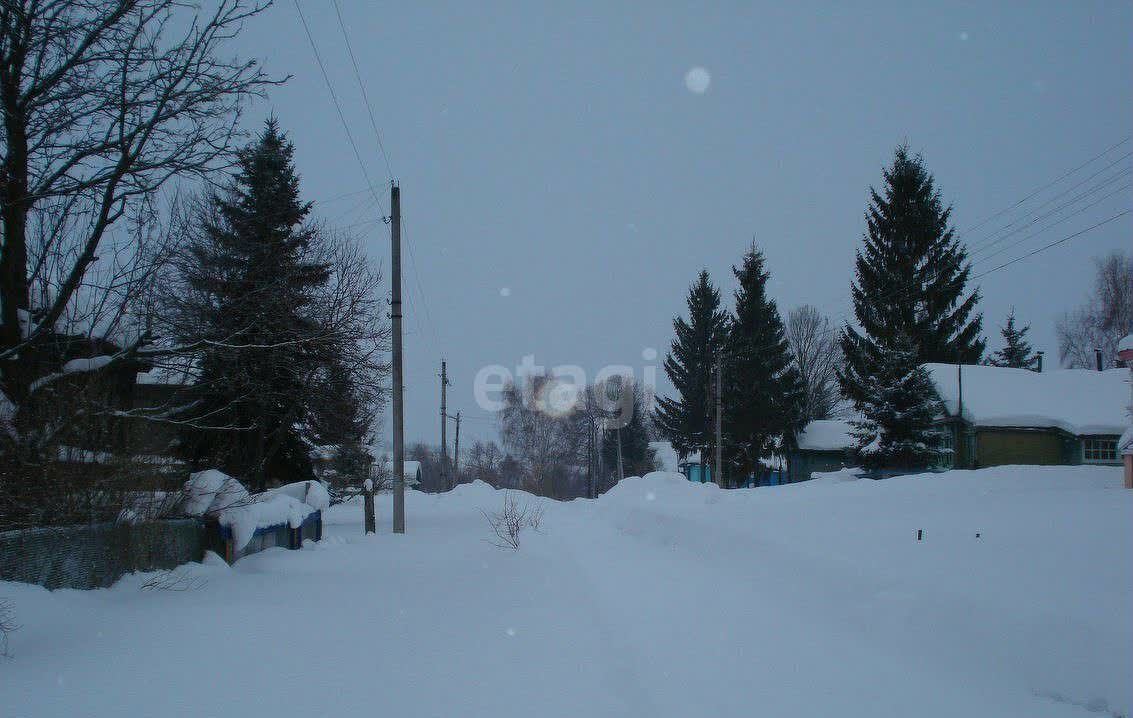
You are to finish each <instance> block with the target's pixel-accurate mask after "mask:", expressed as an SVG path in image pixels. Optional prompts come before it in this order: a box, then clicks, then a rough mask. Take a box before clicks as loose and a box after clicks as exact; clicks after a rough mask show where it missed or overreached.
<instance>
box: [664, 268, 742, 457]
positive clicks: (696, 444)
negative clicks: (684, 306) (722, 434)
mask: <svg viewBox="0 0 1133 718" xmlns="http://www.w3.org/2000/svg"><path fill="white" fill-rule="evenodd" d="M687 302H688V321H685V320H684V319H683V318H681V317H677V318H675V319H674V320H673V330H674V331H675V332H676V338H675V339H674V340H673V345H672V349H671V350H670V351H669V354H668V356H666V357H665V365H664V366H665V373H666V374H667V375H668V377H669V381H670V382H672V384H673V387H674V388H675V389H676V390H677V394H678V396H677V397H676V398H668V397H660V398H658V399H657V408H656V409H655V410H654V415H653V421H654V425H655V426H656V428H657V432H658V433H659V434H660V435H661V436H663V437H664V438H666V439H668V440H669V441H670V442H671V443H672V444H673V448H674V449H676V451H677V453H678V454H680V455H681V456H687V455H688V454H689V453H691V452H694V451H700V452H704V453H705V454H707V453H711V450H712V449H713V447H714V446H715V436H714V433H713V429H714V426H715V425H714V424H713V418H712V417H713V414H712V411H713V409H712V406H711V405H710V403H709V395H708V382H709V380H710V377H711V369H712V363H713V362H714V361H715V357H716V354H717V353H718V352H719V351H720V349H722V347H723V345H724V341H725V339H726V337H727V326H728V313H727V311H726V310H724V309H722V308H721V307H720V291H719V290H718V289H716V287H714V286H712V282H711V280H710V279H709V277H708V270H706V269H702V270H700V274H699V276H698V277H697V279H696V283H694V284H693V285H692V287H690V288H689V291H688V300H687Z"/></svg>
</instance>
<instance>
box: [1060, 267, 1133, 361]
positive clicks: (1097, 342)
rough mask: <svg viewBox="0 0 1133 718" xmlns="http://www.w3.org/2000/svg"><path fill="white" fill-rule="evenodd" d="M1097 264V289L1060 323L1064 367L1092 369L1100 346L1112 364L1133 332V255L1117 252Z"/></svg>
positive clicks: (1095, 284)
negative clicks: (1118, 351)
mask: <svg viewBox="0 0 1133 718" xmlns="http://www.w3.org/2000/svg"><path fill="white" fill-rule="evenodd" d="M1096 265H1097V274H1096V275H1095V278H1094V289H1093V291H1092V292H1091V293H1090V296H1089V298H1088V299H1087V300H1086V303H1085V304H1084V305H1082V306H1081V307H1079V308H1078V309H1076V310H1074V311H1073V312H1071V313H1068V314H1067V315H1066V316H1064V317H1063V318H1062V319H1061V320H1059V322H1058V327H1057V329H1058V351H1059V356H1060V357H1061V359H1062V364H1063V365H1064V366H1068V367H1076V368H1089V369H1092V368H1094V366H1095V364H1096V356H1095V352H1096V351H1097V350H1098V349H1100V350H1101V352H1102V361H1103V363H1104V365H1105V366H1111V365H1112V363H1113V362H1114V361H1116V359H1115V356H1116V354H1117V343H1118V342H1120V341H1121V339H1122V337H1124V336H1126V335H1127V334H1133V255H1129V254H1123V253H1121V252H1114V253H1112V254H1110V255H1108V256H1106V257H1103V258H1102V259H1099V260H1096Z"/></svg>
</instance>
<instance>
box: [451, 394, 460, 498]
mask: <svg viewBox="0 0 1133 718" xmlns="http://www.w3.org/2000/svg"><path fill="white" fill-rule="evenodd" d="M453 418H454V419H456V443H455V444H453V447H452V486H453V488H456V482H458V481H460V412H459V411H458V412H456V416H455V417H453Z"/></svg>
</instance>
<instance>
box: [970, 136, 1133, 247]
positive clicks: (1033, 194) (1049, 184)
mask: <svg viewBox="0 0 1133 718" xmlns="http://www.w3.org/2000/svg"><path fill="white" fill-rule="evenodd" d="M1130 139H1133V137H1126V138H1125V139H1123V140H1121V141H1119V142H1115V143H1114V144H1112V145H1110V146H1109V147H1107V148H1106V149H1104V150H1102V151H1101V152H1099V153H1098V154H1096V155H1094V156H1093V157H1091V158H1090V159H1088V160H1086V161H1085V162H1083V163H1082V164H1080V165H1078V166H1077V167H1075V168H1074V169H1071V170H1067V171H1066V172H1064V173H1062V174H1061V175H1059V176H1058V177H1056V178H1055V179H1053V180H1051V181H1050V182H1047V183H1046V184H1044V185H1043V186H1041V187H1038V188H1037V189H1035V190H1033V191H1032V192H1031V193H1030V194H1028V195H1027V196H1026V197H1024V198H1023V199H1021V200H1019V201H1018V202H1016V203H1015V204H1013V205H1011V206H1009V207H1006V208H1004V209H1001V210H999V211H998V212H996V213H994V214H992V215H989V216H987V217H985V218H983V219H982V220H980V221H979V222H976V223H975V224H974V225H972V226H971V227H969V228H968V229H967V230H966V231H965V232H963V235H967V234H971V233H972V232H973V231H974V230H976V229H978V228H980V227H982V226H983V225H985V224H987V223H988V222H990V221H991V220H993V219H996V218H997V217H1002V216H1003V215H1005V214H1007V213H1008V212H1010V211H1011V210H1013V209H1015V208H1016V207H1018V206H1019V205H1021V204H1023V203H1025V202H1027V201H1029V200H1031V199H1033V198H1034V197H1036V196H1038V195H1039V194H1040V193H1042V192H1043V191H1044V190H1047V189H1049V188H1051V187H1053V186H1054V185H1056V184H1058V183H1059V182H1061V181H1062V180H1064V179H1066V178H1067V177H1069V176H1071V175H1073V174H1075V173H1076V172H1078V171H1079V170H1081V169H1083V168H1084V167H1088V166H1089V165H1091V164H1093V163H1094V162H1095V161H1097V160H1098V159H1100V158H1102V157H1104V156H1106V155H1107V154H1109V153H1110V152H1112V151H1113V150H1115V149H1117V148H1118V147H1120V146H1122V145H1123V144H1125V143H1126V142H1128V141H1129V140H1130Z"/></svg>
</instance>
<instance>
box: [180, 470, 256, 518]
mask: <svg viewBox="0 0 1133 718" xmlns="http://www.w3.org/2000/svg"><path fill="white" fill-rule="evenodd" d="M248 499H249V494H248V490H247V489H245V488H244V485H243V484H241V483H240V482H239V481H237V480H236V479H234V478H232V477H231V476H229V475H228V474H226V473H224V472H223V471H217V470H216V469H206V470H205V471H198V472H196V473H193V474H189V480H188V481H186V482H185V497H184V498H183V499H182V500H181V505H180V507H178V508H179V511H180V512H181V513H183V514H185V515H186V516H205V515H211V514H215V513H216V512H218V511H221V510H223V509H226V508H229V507H232V506H236V505H237V504H240V503H244V502H246V501H248Z"/></svg>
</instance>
